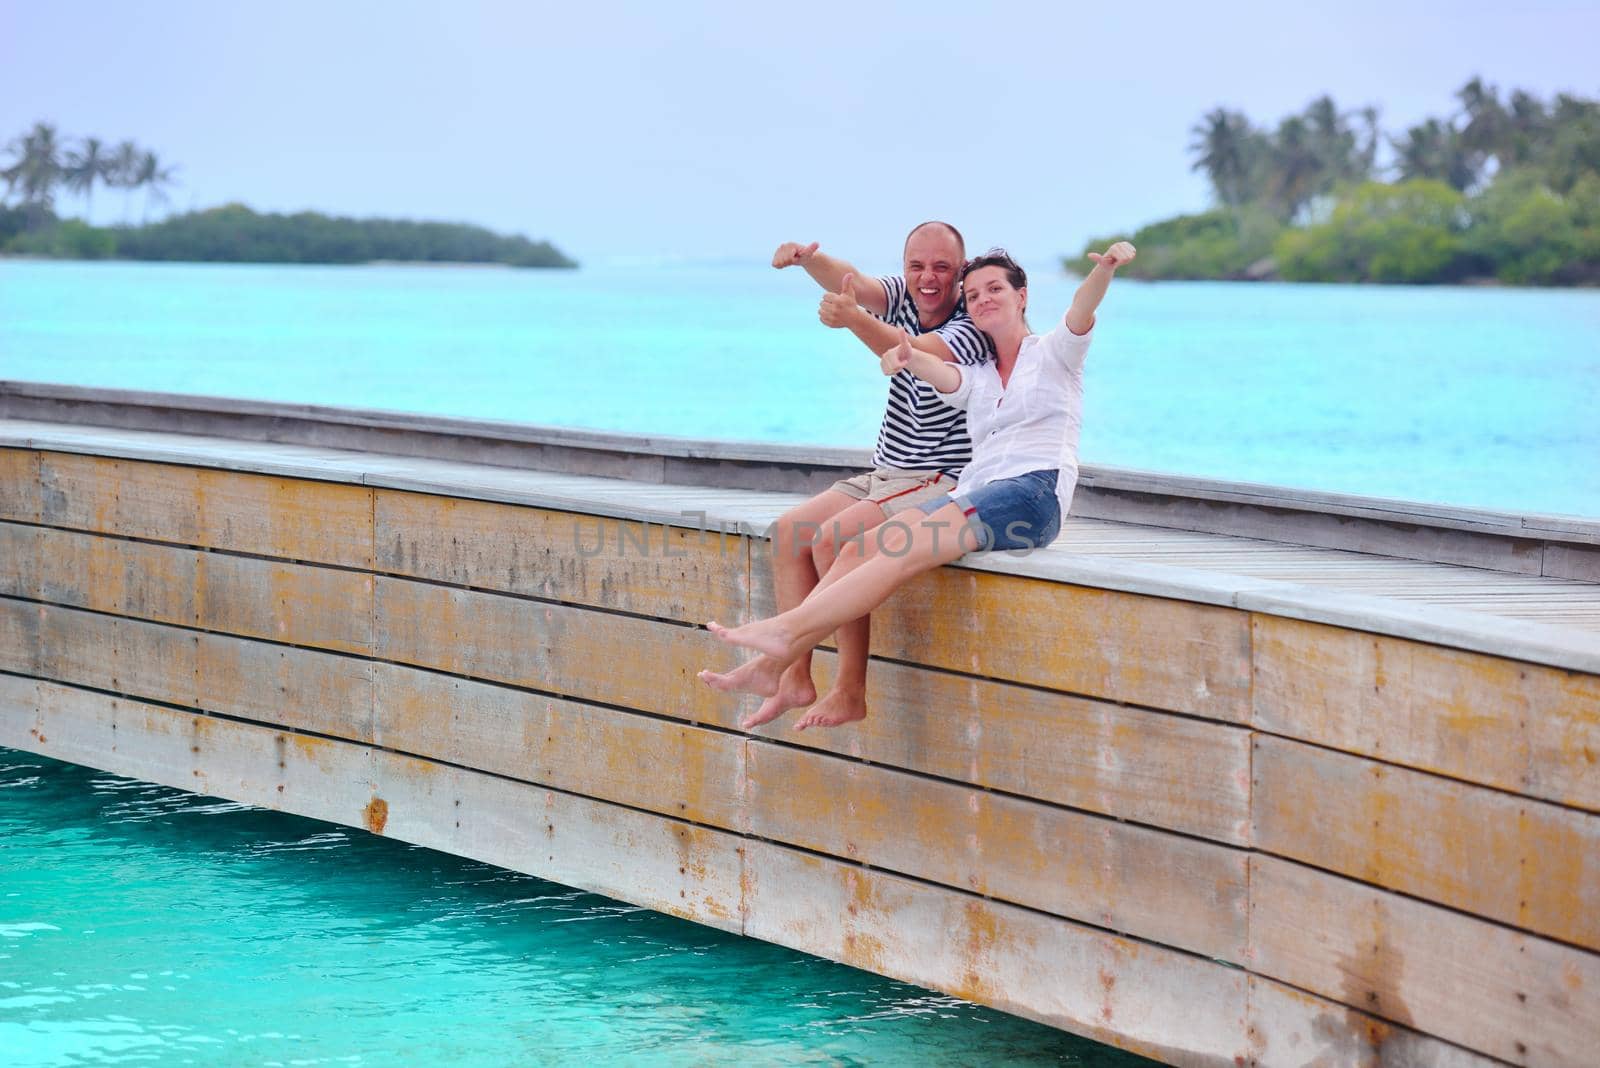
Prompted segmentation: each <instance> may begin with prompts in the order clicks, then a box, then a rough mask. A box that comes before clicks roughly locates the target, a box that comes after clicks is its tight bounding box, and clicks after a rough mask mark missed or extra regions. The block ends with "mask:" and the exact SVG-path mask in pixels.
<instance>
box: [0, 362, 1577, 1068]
mask: <svg viewBox="0 0 1600 1068" xmlns="http://www.w3.org/2000/svg"><path fill="white" fill-rule="evenodd" d="M862 462H863V458H862V457H861V456H860V455H859V454H855V453H850V452H843V451H837V450H817V449H790V448H781V447H776V446H754V445H751V446H738V445H728V444H718V443H709V442H688V441H677V440H668V439H651V438H645V437H629V436H625V435H612V434H596V433H584V432H577V431H565V430H552V429H545V428H530V427H521V426H514V425H507V424H496V423H486V422H476V421H464V420H444V419H432V418H426V417H420V416H410V415H397V414H392V413H377V412H363V411H344V410H333V409H317V408H310V407H305V406H293V405H273V404H264V403H251V402H239V401H212V400H206V399H202V398H189V397H173V396H164V395H155V394H137V393H123V392H112V391H96V390H85V389H74V388H68V387H49V386H38V385H27V384H20V383H0V745H5V746H10V747H14V748H17V749H23V750H28V751H30V752H36V753H42V754H45V755H48V756H51V757H55V758H58V759H62V760H67V761H72V762H74V763H79V764H84V765H88V766H91V767H95V768H101V769H105V770H108V771H112V772H116V773H119V774H122V775H128V776H132V777H135V778H139V779H145V780H148V781H151V782H158V783H164V784H168V785H172V786H178V787H181V788H184V789H187V790H193V791H196V792H199V793H206V794H214V795H217V796H220V797H226V798H230V799H233V800H238V801H243V802H248V803H251V804H256V805H261V806H265V807H269V808H275V809H282V810H285V811H289V812H295V813H299V814H302V815H306V816H310V817H314V818H317V819H323V820H329V821H333V822H336V823H340V824H345V825H349V826H355V827H365V828H366V829H367V830H370V831H372V832H373V833H376V834H383V835H388V836H392V837H395V838H398V839H401V840H404V841H407V842H413V843H417V844H419V845H423V846H428V847H432V848H436V849H441V850H444V851H446V852H450V853H454V854H458V855H461V856H467V857H472V858H475V859H478V860H482V861H486V862H489V863H492V864H497V865H501V866H504V867H506V868H510V869H514V870H517V871H522V872H528V873H531V874H534V875H539V876H542V877H545V878H549V879H553V880H556V881H559V882H562V883H566V884H568V885H571V886H575V887H581V888H584V889H588V890H593V891H597V892H600V893H603V894H608V895H611V896H614V897H617V898H620V899H623V900H626V901H630V902H635V903H637V904H640V905H644V906H647V907H650V908H653V909H659V910H661V911H663V912H668V913H671V914H673V915H677V916H682V917H686V918H688V919H691V920H694V921H697V922H700V923H705V924H709V925H712V926H715V927H719V928H722V929H725V930H730V931H736V932H740V933H742V934H746V935H750V936H752V937H756V938H762V939H766V940H768V941H772V942H777V943H780V944H782V945H785V946H790V947H793V948H796V949H799V950H803V951H806V952H809V953H814V954H818V955H820V956H824V957H828V958H831V959H834V960H839V961H844V962H846V963H848V964H852V965H856V966H858V967H862V968H866V969H869V970H871V971H874V972H878V973H881V974H884V975H889V976H893V977H896V978H899V979H904V980H907V981H910V982H914V983H918V984H922V985H924V986H928V987H931V988H934V989H938V990H942V991H947V992H950V993H953V994H956V995H959V996H961V997H964V998H968V999H971V1000H973V1001H976V1002H980V1003H983V1004H986V1005H992V1006H995V1007H997V1008H1000V1009H1003V1010H1005V1011H1008V1012H1014V1013H1018V1014H1020V1015H1023V1016H1027V1017H1030V1018H1032V1019H1036V1020H1041V1021H1043V1022H1045V1023H1048V1024H1051V1025H1053V1026H1056V1027H1061V1028H1064V1029H1066V1030H1069V1031H1073V1032H1076V1033H1078V1034H1082V1035H1087V1036H1089V1037H1092V1038H1095V1039H1098V1040H1100V1041H1104V1042H1108V1043H1111V1044H1114V1045H1117V1046H1121V1047H1124V1048H1128V1049H1132V1050H1136V1051H1138V1052H1141V1053H1144V1054H1146V1055H1148V1056H1151V1057H1154V1058H1156V1059H1158V1060H1162V1061H1165V1062H1168V1063H1172V1064H1179V1065H1247V1064H1250V1065H1255V1064H1259V1065H1283V1066H1302V1065H1318V1066H1324V1068H1332V1066H1342V1065H1406V1066H1422V1065H1438V1066H1452V1068H1454V1066H1466V1065H1486V1064H1500V1063H1507V1064H1517V1065H1563V1066H1573V1068H1588V1066H1592V1065H1594V1064H1595V1063H1597V1058H1600V521H1591V520H1580V519H1571V518H1562V517H1526V516H1513V515H1503V514H1498V513H1492V512H1483V511H1473V510H1465V509H1449V508H1440V507H1434V506H1425V505H1418V504H1410V503H1406V502H1396V501H1384V500H1374V499H1367V498H1354V497H1346V496H1339V495H1333V494H1318V493H1309V492H1299V491H1288V490H1281V489H1275V488H1271V487H1262V486H1251V485H1238V484H1224V483H1217V482H1209V481H1204V480H1198V479H1182V478H1173V477H1163V476H1155V475H1148V474H1142V473H1137V472H1123V471H1109V470H1095V469H1092V468H1090V469H1087V470H1086V471H1085V473H1084V479H1083V483H1082V485H1081V488H1080V490H1079V493H1078V497H1077V500H1076V501H1075V504H1074V514H1073V516H1072V517H1071V518H1070V519H1069V520H1068V522H1067V523H1066V525H1065V528H1064V532H1063V535H1062V537H1061V539H1060V541H1059V542H1058V543H1057V544H1056V545H1055V546H1053V547H1051V548H1050V549H1048V550H1045V551H1042V552H1037V553H1033V554H1029V555H1026V556H1020V557H1017V556H1008V555H1004V554H996V555H994V556H991V557H985V558H982V559H980V560H977V561H973V562H971V563H964V564H962V565H959V566H954V567H948V568H943V569H941V570H939V571H937V572H935V573H933V574H931V575H928V576H925V577H924V578H923V579H921V580H919V581H918V582H917V583H915V584H913V585H912V586H910V587H908V588H907V589H905V590H903V591H902V592H900V593H899V594H897V595H896V596H895V597H894V598H893V599H892V600H891V601H890V602H889V604H888V605H886V606H885V608H884V610H883V611H882V612H880V613H879V614H878V615H877V616H875V617H874V618H875V622H874V629H873V655H874V658H875V659H874V661H873V663H872V666H871V670H870V690H869V695H868V699H869V704H870V707H871V715H870V716H869V718H868V720H867V721H866V722H865V723H863V724H859V725H854V726H852V727H849V728H844V729H840V730H836V731H832V732H818V731H812V732H807V733H805V734H803V735H800V734H795V733H794V732H792V731H789V730H786V729H785V728H784V726H783V724H782V723H779V724H774V725H772V726H770V727H767V728H763V729H762V730H760V731H758V732H756V733H754V734H746V733H743V732H740V731H739V730H737V728H736V727H735V723H736V721H737V719H738V717H739V716H740V715H741V714H742V713H743V712H744V711H746V710H747V709H748V704H741V703H740V702H737V701H735V700H732V699H730V698H728V697H725V696H723V695H720V694H716V693H713V692H712V691H710V690H708V689H706V688H705V687H703V686H701V685H699V684H698V683H697V682H696V681H695V679H694V674H695V672H696V671H697V670H698V669H699V668H701V667H704V666H714V667H715V666H725V665H728V664H730V663H732V662H733V660H734V656H733V655H732V654H731V653H730V651H729V650H727V649H725V648H724V647H722V646H721V645H720V644H719V643H718V642H716V641H715V640H713V639H712V638H710V636H709V635H708V634H706V633H705V631H703V630H702V629H700V628H699V626H698V624H700V623H701V622H703V621H704V620H706V619H711V618H715V619H719V620H724V621H729V620H738V621H743V620H747V619H751V618H756V617H759V616H762V615H766V614H768V613H769V612H770V611H771V609H772V594H771V589H770V577H769V571H770V568H769V562H768V558H767V554H768V543H767V542H766V541H765V539H764V538H763V537H762V536H761V531H763V530H764V529H765V527H766V525H767V524H768V523H769V522H770V521H771V520H772V519H773V518H774V517H775V516H777V515H778V514H779V513H780V512H781V511H783V510H784V509H785V508H786V507H788V506H789V505H790V504H792V503H794V502H795V501H797V500H799V499H800V498H801V496H802V495H803V494H805V493H807V492H812V491H814V490H816V489H818V488H821V487H823V486H826V485H827V484H828V483H829V482H831V481H832V480H833V479H834V478H835V477H837V475H838V472H839V471H841V470H846V469H855V468H858V467H859V466H861V464H862ZM818 662H819V669H820V671H819V674H820V675H822V676H826V675H827V674H828V673H829V672H830V671H831V669H832V657H831V655H830V654H823V655H821V656H819V658H818Z"/></svg>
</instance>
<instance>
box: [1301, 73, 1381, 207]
mask: <svg viewBox="0 0 1600 1068" xmlns="http://www.w3.org/2000/svg"><path fill="white" fill-rule="evenodd" d="M1304 118H1305V124H1306V128H1307V134H1308V137H1309V140H1310V143H1311V146H1312V148H1313V150H1314V151H1315V152H1316V154H1317V156H1318V158H1319V159H1320V161H1321V163H1322V168H1321V170H1322V173H1321V174H1320V175H1319V176H1318V178H1317V180H1316V183H1315V184H1316V192H1318V193H1331V192H1333V189H1334V187H1335V186H1336V185H1338V184H1339V183H1341V182H1346V181H1354V180H1358V179H1361V178H1365V177H1366V173H1365V170H1364V169H1363V167H1362V163H1361V153H1360V150H1359V149H1358V148H1357V145H1356V135H1355V131H1354V130H1352V129H1351V128H1350V122H1349V120H1348V119H1347V118H1346V117H1345V116H1343V115H1341V114H1340V113H1339V107H1338V105H1336V104H1335V103H1334V102H1333V98H1332V97H1331V96H1327V95H1323V96H1320V97H1318V98H1317V99H1316V100H1313V101H1312V102H1311V103H1310V104H1309V105H1307V107H1306V110H1305V114H1304Z"/></svg>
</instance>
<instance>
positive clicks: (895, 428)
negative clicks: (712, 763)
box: [700, 222, 990, 730]
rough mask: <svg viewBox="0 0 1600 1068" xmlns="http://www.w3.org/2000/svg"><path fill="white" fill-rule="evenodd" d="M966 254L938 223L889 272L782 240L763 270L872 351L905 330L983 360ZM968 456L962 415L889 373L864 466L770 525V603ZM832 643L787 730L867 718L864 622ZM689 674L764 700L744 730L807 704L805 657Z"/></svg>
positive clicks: (932, 488) (811, 582)
mask: <svg viewBox="0 0 1600 1068" xmlns="http://www.w3.org/2000/svg"><path fill="white" fill-rule="evenodd" d="M965 262H966V249H965V246H964V244H963V243H962V240H961V234H960V233H959V232H958V231H957V230H956V228H955V227H953V226H951V225H950V224H949V223H943V222H926V223H923V224H922V225H920V226H918V227H916V228H915V229H914V230H912V231H911V233H910V234H909V235H908V236H907V237H906V243H905V249H904V266H905V273H904V274H903V275H900V276H898V277H886V278H876V279H873V278H868V279H861V278H860V276H859V275H858V274H857V272H856V270H855V268H854V267H852V266H851V265H850V264H848V263H846V262H844V261H842V260H838V259H835V258H834V257H832V256H829V255H827V254H825V253H823V252H820V251H818V246H817V244H816V243H815V242H813V243H811V244H809V245H801V244H799V243H797V242H786V243H785V244H782V245H780V246H778V250H777V252H775V253H774V254H773V257H772V266H774V267H776V268H778V269H780V270H781V269H783V268H786V267H800V268H802V269H804V271H805V272H806V273H807V274H808V275H810V276H811V278H812V280H813V281H815V282H816V283H817V285H819V286H821V287H822V289H823V297H822V305H821V307H820V308H819V309H818V311H817V315H818V317H819V318H820V319H821V320H822V322H823V323H824V324H825V325H827V326H830V327H833V328H836V329H847V330H849V331H850V332H851V333H853V334H855V335H856V337H858V338H860V339H861V341H862V343H863V344H865V345H866V346H867V348H868V349H869V350H870V351H871V352H872V353H873V354H874V355H876V354H878V353H881V352H883V351H884V350H886V349H889V348H892V347H893V346H895V345H897V344H898V343H899V341H900V337H901V333H900V332H901V331H902V330H904V331H905V332H906V333H907V334H909V335H911V336H912V339H913V340H912V344H914V345H916V346H917V347H919V348H921V349H924V350H925V351H927V352H929V353H932V354H933V355H935V356H937V357H939V358H940V359H942V360H947V361H956V362H960V363H965V364H977V363H982V362H983V361H984V360H986V359H988V358H989V355H990V348H989V343H988V339H987V338H986V337H985V336H984V335H983V334H982V333H981V332H980V331H979V330H978V329H977V328H976V327H975V326H973V325H972V320H971V319H969V318H968V317H967V314H966V311H965V310H964V309H963V308H962V307H961V306H960V296H961V289H960V278H961V268H962V265H963V264H964V263H965ZM971 458H972V442H971V440H970V439H969V438H968V437H967V424H966V416H965V414H964V413H962V412H959V411H956V410H955V409H953V408H950V407H949V406H947V405H945V404H944V403H943V402H941V401H940V400H939V399H938V397H937V395H936V394H935V393H934V391H933V388H932V387H931V386H929V385H928V384H927V383H926V382H923V381H922V380H921V379H918V378H917V377H915V376H914V375H912V374H911V373H910V372H908V371H901V372H900V373H898V374H896V375H895V376H894V377H893V378H891V379H890V380H889V401H888V406H887V407H886V409H885V411H884V415H883V422H882V424H881V425H880V427H879V429H878V445H877V448H876V450H875V451H874V453H873V459H872V463H873V470H872V471H870V472H868V473H866V474H862V475H857V476H855V477H854V478H848V479H845V480H843V481H841V482H837V483H835V484H834V485H833V487H832V488H831V489H829V490H826V491H824V492H823V493H820V494H818V495H817V496H815V497H813V498H811V499H810V500H809V501H806V502H805V503H804V504H801V505H799V506H797V507H795V508H792V509H790V510H789V511H788V512H786V513H784V514H783V515H782V516H780V517H779V518H778V521H777V522H776V523H775V524H773V528H772V570H773V580H774V589H775V592H776V595H777V601H778V610H779V611H786V610H787V609H790V608H793V607H794V606H795V605H798V604H799V603H800V602H801V601H803V600H805V598H806V595H807V594H809V593H810V592H811V591H812V589H814V588H815V587H816V585H817V582H818V581H819V580H820V577H821V576H822V575H825V574H827V572H828V568H829V567H831V566H832V564H833V561H834V558H835V557H836V556H837V555H838V552H839V547H840V545H842V544H843V543H845V542H847V541H851V540H855V539H858V538H862V537H865V536H866V532H867V531H868V530H870V529H872V528H873V527H876V526H878V525H879V524H880V523H883V522H884V521H885V520H886V519H888V518H890V517H891V516H894V515H895V514H897V513H899V512H903V511H906V510H908V509H915V508H916V506H917V505H919V504H921V503H922V502H923V501H926V500H930V499H932V498H934V497H939V496H942V495H944V494H946V493H948V492H950V490H951V489H952V488H954V486H955V482H956V479H957V478H958V477H959V476H960V474H961V469H962V468H963V467H965V466H966V464H967V461H968V460H970V459H971ZM837 639H838V644H839V671H838V675H837V677H836V679H835V681H834V686H833V689H832V690H831V691H829V693H828V694H827V696H826V697H824V698H823V699H822V700H821V701H820V702H817V703H816V706H815V707H814V708H812V709H811V711H810V712H808V713H807V714H806V715H805V716H804V717H802V718H801V719H800V721H799V722H798V723H796V724H795V727H796V729H798V730H805V729H806V728H807V727H834V726H838V725H839V724H841V723H849V722H852V721H854V720H859V719H862V718H864V717H865V716H866V714H867V699H866V686H867V651H868V646H869V644H870V640H871V633H870V625H869V622H868V619H867V618H866V617H862V618H861V619H857V620H854V621H852V622H850V623H848V624H846V625H845V626H843V627H841V628H840V629H839V632H838V634H837ZM700 677H701V679H703V680H704V681H705V682H706V683H707V684H709V685H711V686H712V687H714V688H716V689H719V690H740V691H744V692H747V693H757V694H760V695H761V696H763V697H765V698H766V700H765V701H764V702H763V703H762V705H761V707H760V708H759V709H758V710H757V711H756V712H754V713H752V714H751V715H749V716H746V717H745V718H744V719H743V720H741V721H740V724H739V725H740V726H741V727H743V728H745V729H746V730H748V729H750V728H752V727H756V726H759V725H761V724H763V723H767V722H770V721H771V720H774V719H776V718H778V717H779V716H781V715H783V714H784V713H785V712H787V711H788V710H789V709H791V708H799V707H803V706H805V705H809V704H812V703H813V702H816V701H817V691H816V686H815V684H814V683H813V682H812V679H811V656H810V654H809V653H808V654H806V655H805V656H803V657H801V658H800V659H799V660H797V661H796V662H795V663H793V664H791V665H790V666H789V669H788V670H787V671H781V670H780V669H779V668H778V667H777V666H776V665H775V664H774V663H773V662H772V661H771V660H769V659H768V658H766V657H757V658H756V659H754V660H751V661H750V662H748V663H746V664H743V665H741V666H740V667H739V668H737V669H735V670H734V671H731V672H727V673H719V672H711V671H703V672H701V673H700Z"/></svg>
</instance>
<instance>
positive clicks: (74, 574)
mask: <svg viewBox="0 0 1600 1068" xmlns="http://www.w3.org/2000/svg"><path fill="white" fill-rule="evenodd" d="M195 555H196V554H195V553H194V551H193V550H192V549H184V548H178V547H175V546H170V545H151V544H148V543H145V542H137V541H125V540H123V539H121V538H114V537H103V536H100V535H96V534H81V533H78V532H76V531H71V530H46V531H45V532H44V533H43V535H42V536H41V537H40V539H39V596H40V597H41V598H42V599H43V600H46V601H49V602H51V603H53V604H58V605H64V606H67V607H72V608H87V609H92V610H94V611H97V612H110V613H114V614H117V615H125V616H133V617H138V618H142V619H148V620H152V621H156V622H161V623H177V624H181V625H185V626H194V624H195V616H196V613H195V600H194V590H195Z"/></svg>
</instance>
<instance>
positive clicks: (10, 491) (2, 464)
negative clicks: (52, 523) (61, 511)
mask: <svg viewBox="0 0 1600 1068" xmlns="http://www.w3.org/2000/svg"><path fill="white" fill-rule="evenodd" d="M39 456H40V454H39V453H37V452H35V451H34V450H32V449H8V448H0V519H17V520H21V521H22V522H24V523H37V522H38V521H39V512H40V509H41V507H42V506H41V503H40V493H39Z"/></svg>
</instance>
